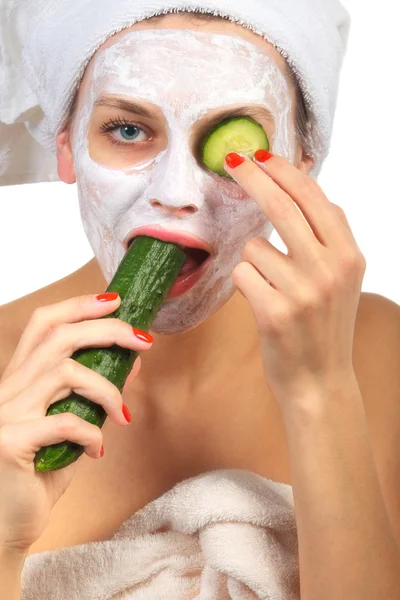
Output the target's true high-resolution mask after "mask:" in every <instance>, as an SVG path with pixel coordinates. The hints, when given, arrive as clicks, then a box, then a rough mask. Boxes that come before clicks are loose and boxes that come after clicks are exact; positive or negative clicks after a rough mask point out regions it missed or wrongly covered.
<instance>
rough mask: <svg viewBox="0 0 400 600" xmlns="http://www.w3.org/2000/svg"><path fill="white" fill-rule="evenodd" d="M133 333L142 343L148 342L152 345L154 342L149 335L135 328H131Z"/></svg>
mask: <svg viewBox="0 0 400 600" xmlns="http://www.w3.org/2000/svg"><path fill="white" fill-rule="evenodd" d="M132 330H133V333H134V334H135V335H136V337H137V338H139V340H142V342H149V343H150V344H152V343H153V342H154V338H153V336H152V335H150V334H149V333H146V332H145V331H142V330H141V329H136V328H135V327H132Z"/></svg>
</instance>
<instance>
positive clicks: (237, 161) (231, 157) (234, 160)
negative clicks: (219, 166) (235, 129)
mask: <svg viewBox="0 0 400 600" xmlns="http://www.w3.org/2000/svg"><path fill="white" fill-rule="evenodd" d="M245 160H246V159H245V158H243V156H240V154H237V153H236V152H230V153H229V154H227V155H226V157H225V161H226V164H227V165H228V167H230V168H231V169H235V168H236V167H238V166H239V165H241V164H242V163H244V161H245Z"/></svg>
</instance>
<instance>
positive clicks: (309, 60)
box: [0, 0, 350, 185]
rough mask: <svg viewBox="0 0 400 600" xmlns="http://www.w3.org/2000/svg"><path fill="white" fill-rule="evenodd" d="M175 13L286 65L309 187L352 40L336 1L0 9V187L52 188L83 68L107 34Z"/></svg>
mask: <svg viewBox="0 0 400 600" xmlns="http://www.w3.org/2000/svg"><path fill="white" fill-rule="evenodd" d="M182 10H188V11H199V12H209V13H212V14H215V15H219V16H225V17H228V18H229V19H230V20H232V21H235V22H238V23H240V24H242V25H243V26H245V27H248V28H249V29H251V30H253V31H254V32H256V33H258V34H259V35H262V36H263V37H264V38H265V39H267V40H268V41H269V42H271V43H272V44H273V45H274V46H275V48H276V49H277V50H278V51H279V52H280V53H281V54H282V56H284V57H285V58H286V60H287V62H288V63H289V65H290V66H291V67H292V69H293V71H294V73H295V75H296V77H297V79H298V82H299V84H300V87H301V89H302V92H303V96H304V100H305V104H306V106H307V108H308V111H309V114H310V126H309V131H308V133H307V148H305V150H306V151H307V153H308V154H309V156H311V157H312V158H313V159H314V166H313V169H312V170H311V172H310V175H311V176H313V177H317V176H318V174H319V172H320V170H321V167H322V163H323V161H324V159H325V157H326V156H327V154H328V152H329V144H330V139H331V135H332V126H333V119H334V113H335V108H336V102H337V94H338V85H339V76H340V70H341V67H342V62H343V58H344V55H345V52H346V49H347V40H348V35H349V31H350V15H349V13H348V11H347V10H346V9H345V8H344V7H343V6H342V4H341V3H340V2H339V0H246V1H245V2H243V0H192V1H190V0H112V1H110V0H0V126H1V129H0V185H10V184H13V183H29V182H35V181H53V180H58V179H59V178H58V175H57V163H56V156H55V150H56V135H57V133H58V131H59V130H60V129H61V128H62V126H63V124H64V122H65V119H66V117H67V115H68V111H69V108H70V105H71V103H72V100H73V97H74V95H75V92H76V90H77V88H78V87H79V83H80V80H81V78H82V76H83V73H84V70H85V68H86V65H87V64H88V62H89V60H90V58H91V57H92V56H93V54H94V53H95V52H96V50H97V49H98V48H99V47H100V46H101V45H102V44H103V43H104V42H105V41H106V39H107V38H108V37H110V36H111V35H112V34H113V33H116V32H118V31H120V30H122V29H124V28H125V27H128V26H130V25H133V24H134V23H136V22H137V21H141V20H143V19H145V18H148V17H151V16H153V15H158V14H162V13H168V12H179V11H182ZM30 138H33V140H34V141H32V139H30ZM35 142H36V143H35ZM38 144H39V146H41V147H42V148H43V150H42V151H40V149H39V148H38Z"/></svg>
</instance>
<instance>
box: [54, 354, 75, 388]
mask: <svg viewBox="0 0 400 600" xmlns="http://www.w3.org/2000/svg"><path fill="white" fill-rule="evenodd" d="M57 369H58V375H59V376H60V378H61V380H62V381H63V382H64V383H68V382H69V381H70V380H71V379H73V378H74V377H75V376H76V374H77V371H78V363H77V362H76V360H74V359H73V358H64V359H63V360H62V361H61V362H60V363H59V365H58V367H57Z"/></svg>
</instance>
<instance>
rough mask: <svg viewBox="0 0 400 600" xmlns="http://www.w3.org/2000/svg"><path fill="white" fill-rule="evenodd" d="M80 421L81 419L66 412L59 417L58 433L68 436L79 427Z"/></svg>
mask: <svg viewBox="0 0 400 600" xmlns="http://www.w3.org/2000/svg"><path fill="white" fill-rule="evenodd" d="M78 419H79V417H78V416H77V415H74V414H73V413H71V412H66V413H62V414H59V415H57V425H56V427H57V431H58V432H59V433H60V434H61V435H68V434H69V433H70V432H71V430H72V429H75V428H76V426H77V425H78V423H79V421H78Z"/></svg>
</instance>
